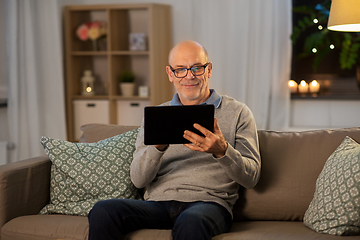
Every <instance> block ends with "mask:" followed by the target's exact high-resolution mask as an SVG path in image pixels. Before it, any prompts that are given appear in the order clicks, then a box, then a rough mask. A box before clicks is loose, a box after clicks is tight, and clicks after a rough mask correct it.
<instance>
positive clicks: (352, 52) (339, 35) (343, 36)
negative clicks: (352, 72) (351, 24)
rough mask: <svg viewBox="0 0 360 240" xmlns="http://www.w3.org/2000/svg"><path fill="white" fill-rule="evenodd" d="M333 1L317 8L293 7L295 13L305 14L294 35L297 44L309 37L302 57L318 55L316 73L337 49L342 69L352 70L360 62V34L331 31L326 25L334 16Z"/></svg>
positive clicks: (315, 60)
mask: <svg viewBox="0 0 360 240" xmlns="http://www.w3.org/2000/svg"><path fill="white" fill-rule="evenodd" d="M330 5H331V1H330V0H325V1H324V2H323V3H321V4H317V5H316V6H315V7H314V8H313V7H309V6H306V5H305V6H299V7H294V8H293V13H300V14H303V15H304V17H303V18H302V19H300V20H299V21H298V22H297V23H296V25H295V26H294V28H293V34H292V36H291V39H292V42H293V44H295V43H296V42H297V41H299V38H301V37H302V36H305V40H304V45H303V49H302V52H301V53H300V54H299V55H298V57H307V56H309V55H311V54H315V57H314V61H313V69H314V70H315V71H316V70H317V68H318V66H319V64H320V62H321V61H322V60H323V59H324V57H326V55H328V54H329V53H330V51H332V50H333V49H335V48H337V49H339V50H340V54H339V63H340V68H341V69H352V68H353V67H354V65H356V64H357V63H360V61H359V60H360V57H359V55H360V34H359V33H354V32H352V33H349V32H336V31H329V30H328V29H327V28H326V26H327V22H328V18H329V13H330Z"/></svg>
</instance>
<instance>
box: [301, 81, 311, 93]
mask: <svg viewBox="0 0 360 240" xmlns="http://www.w3.org/2000/svg"><path fill="white" fill-rule="evenodd" d="M308 91H309V84H307V83H306V82H305V80H301V82H300V85H299V93H307V92H308Z"/></svg>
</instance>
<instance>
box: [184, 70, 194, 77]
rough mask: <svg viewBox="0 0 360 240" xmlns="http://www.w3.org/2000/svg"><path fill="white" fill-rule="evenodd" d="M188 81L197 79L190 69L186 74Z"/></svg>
mask: <svg viewBox="0 0 360 240" xmlns="http://www.w3.org/2000/svg"><path fill="white" fill-rule="evenodd" d="M185 77H186V78H187V79H193V78H195V76H194V74H193V72H192V71H191V70H190V69H189V70H188V71H187V73H186V76H185Z"/></svg>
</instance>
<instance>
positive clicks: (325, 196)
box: [304, 137, 360, 235]
mask: <svg viewBox="0 0 360 240" xmlns="http://www.w3.org/2000/svg"><path fill="white" fill-rule="evenodd" d="M304 224H305V225H306V226H308V227H309V228H311V229H313V230H315V231H316V232H320V233H327V234H331V235H358V234H360V145H359V144H358V143H356V142H355V141H354V140H352V139H351V138H350V137H346V138H345V139H344V141H343V142H342V143H341V144H340V146H339V147H338V148H337V149H336V150H335V152H333V154H331V156H330V157H329V158H328V160H327V161H326V163H325V166H324V168H323V170H322V171H321V173H320V175H319V177H318V179H317V181H316V189H315V194H314V198H313V200H312V201H311V203H310V205H309V208H308V209H307V211H306V213H305V216H304Z"/></svg>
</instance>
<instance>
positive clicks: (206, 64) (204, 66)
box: [169, 62, 210, 78]
mask: <svg viewBox="0 0 360 240" xmlns="http://www.w3.org/2000/svg"><path fill="white" fill-rule="evenodd" d="M209 64H210V62H207V63H205V64H204V65H200V66H192V67H190V68H175V69H174V68H173V67H172V66H170V65H169V67H170V70H171V71H172V72H173V73H174V75H175V77H177V78H184V77H186V76H187V75H188V71H189V70H190V72H191V74H192V75H194V76H195V77H196V76H201V75H203V74H204V73H205V69H206V67H207V66H208V65H209ZM193 68H204V72H203V73H201V74H195V73H194V72H193V71H192V69H193ZM179 69H186V74H185V76H183V77H178V76H176V73H175V71H176V70H179Z"/></svg>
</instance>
